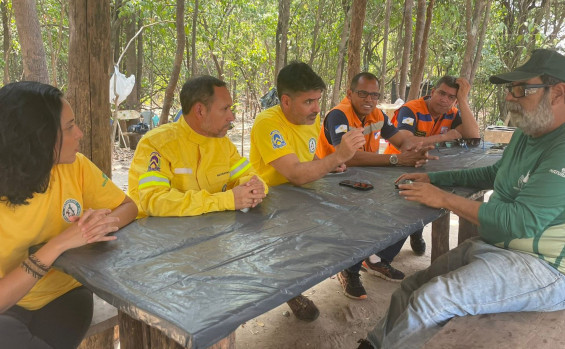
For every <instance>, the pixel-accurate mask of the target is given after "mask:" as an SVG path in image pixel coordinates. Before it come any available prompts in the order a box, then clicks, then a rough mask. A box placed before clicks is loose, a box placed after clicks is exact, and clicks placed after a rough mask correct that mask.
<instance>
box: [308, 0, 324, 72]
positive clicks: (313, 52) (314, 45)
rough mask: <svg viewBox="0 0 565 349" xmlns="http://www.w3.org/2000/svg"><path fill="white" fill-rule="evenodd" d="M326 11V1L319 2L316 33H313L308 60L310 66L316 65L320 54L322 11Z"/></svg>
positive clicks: (320, 0)
mask: <svg viewBox="0 0 565 349" xmlns="http://www.w3.org/2000/svg"><path fill="white" fill-rule="evenodd" d="M323 9H324V0H319V1H318V9H317V10H316V23H315V24H314V32H313V33H312V46H311V47H310V59H309V60H308V65H310V66H312V64H313V63H314V57H316V53H317V52H318V49H319V48H320V47H319V44H318V42H317V41H318V32H319V31H320V19H321V18H322V10H323Z"/></svg>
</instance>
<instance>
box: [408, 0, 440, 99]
mask: <svg viewBox="0 0 565 349" xmlns="http://www.w3.org/2000/svg"><path fill="white" fill-rule="evenodd" d="M434 1H435V0H430V1H429V2H428V7H427V10H426V11H424V7H425V6H426V2H425V0H418V16H417V20H416V22H417V24H416V34H415V35H414V53H413V58H412V74H411V81H412V83H411V86H412V87H411V88H410V93H409V94H408V98H407V100H408V101H410V100H413V99H417V98H419V97H420V84H421V83H422V79H423V78H424V68H425V66H426V60H427V58H428V37H429V35H430V26H431V24H432V13H433V7H434ZM424 17H425V22H424ZM416 41H418V43H416Z"/></svg>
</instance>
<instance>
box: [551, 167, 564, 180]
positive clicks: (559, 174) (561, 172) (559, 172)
mask: <svg viewBox="0 0 565 349" xmlns="http://www.w3.org/2000/svg"><path fill="white" fill-rule="evenodd" d="M549 172H550V173H553V174H556V175H558V176H559V177H563V178H565V168H562V169H561V171H558V170H549Z"/></svg>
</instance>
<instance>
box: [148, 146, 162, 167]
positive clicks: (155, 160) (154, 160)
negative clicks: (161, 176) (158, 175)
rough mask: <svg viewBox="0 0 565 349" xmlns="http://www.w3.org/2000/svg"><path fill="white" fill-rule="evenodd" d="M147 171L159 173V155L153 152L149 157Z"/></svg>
mask: <svg viewBox="0 0 565 349" xmlns="http://www.w3.org/2000/svg"><path fill="white" fill-rule="evenodd" d="M147 171H161V154H159V153H158V152H156V151H154V152H152V153H151V154H150V155H149V166H147Z"/></svg>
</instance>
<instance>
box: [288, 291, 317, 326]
mask: <svg viewBox="0 0 565 349" xmlns="http://www.w3.org/2000/svg"><path fill="white" fill-rule="evenodd" d="M286 304H288V306H289V307H290V310H292V313H293V314H294V316H296V318H297V319H299V320H302V321H314V320H316V319H317V318H318V315H320V311H319V310H318V307H316V304H314V302H312V301H311V300H309V299H308V298H306V297H305V296H303V295H300V296H297V297H294V298H293V299H291V300H289V301H288V302H286Z"/></svg>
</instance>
